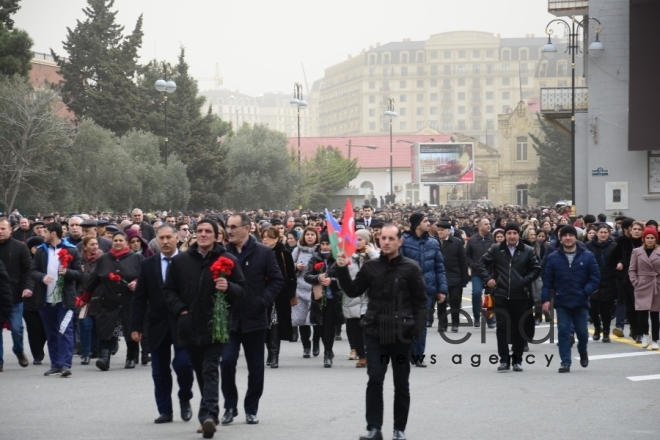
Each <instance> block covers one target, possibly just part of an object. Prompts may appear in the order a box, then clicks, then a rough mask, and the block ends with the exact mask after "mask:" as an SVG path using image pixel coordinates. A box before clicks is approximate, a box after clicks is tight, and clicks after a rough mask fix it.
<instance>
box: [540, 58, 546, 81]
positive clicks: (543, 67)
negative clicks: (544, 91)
mask: <svg viewBox="0 0 660 440" xmlns="http://www.w3.org/2000/svg"><path fill="white" fill-rule="evenodd" d="M547 69H548V62H547V61H543V62H542V63H541V66H540V67H539V76H541V77H542V76H545V72H546V70H547Z"/></svg>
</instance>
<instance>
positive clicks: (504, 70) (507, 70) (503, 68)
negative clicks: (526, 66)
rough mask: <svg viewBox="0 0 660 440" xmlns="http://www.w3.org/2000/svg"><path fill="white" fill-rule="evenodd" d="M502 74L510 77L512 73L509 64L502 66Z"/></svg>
mask: <svg viewBox="0 0 660 440" xmlns="http://www.w3.org/2000/svg"><path fill="white" fill-rule="evenodd" d="M502 73H503V74H504V75H508V74H509V73H511V66H509V65H508V64H502Z"/></svg>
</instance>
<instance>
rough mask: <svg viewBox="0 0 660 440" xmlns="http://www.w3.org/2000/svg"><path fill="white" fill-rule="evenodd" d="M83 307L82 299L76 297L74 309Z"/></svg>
mask: <svg viewBox="0 0 660 440" xmlns="http://www.w3.org/2000/svg"><path fill="white" fill-rule="evenodd" d="M84 305H85V303H83V300H82V298H81V297H79V296H77V297H76V307H82V306H84Z"/></svg>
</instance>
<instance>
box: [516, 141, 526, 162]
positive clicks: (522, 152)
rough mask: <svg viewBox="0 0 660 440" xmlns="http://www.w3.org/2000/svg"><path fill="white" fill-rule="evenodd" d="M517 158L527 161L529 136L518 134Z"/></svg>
mask: <svg viewBox="0 0 660 440" xmlns="http://www.w3.org/2000/svg"><path fill="white" fill-rule="evenodd" d="M516 160H517V161H526V160H527V137H526V136H518V137H517V138H516Z"/></svg>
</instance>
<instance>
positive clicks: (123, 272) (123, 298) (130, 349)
mask: <svg viewBox="0 0 660 440" xmlns="http://www.w3.org/2000/svg"><path fill="white" fill-rule="evenodd" d="M141 262H142V256H141V255H139V254H136V253H134V252H133V251H132V250H131V249H130V248H129V247H128V240H127V239H126V235H125V234H124V233H123V232H115V233H114V234H113V235H112V249H110V252H109V253H107V254H104V255H102V256H101V257H100V258H99V259H98V260H97V261H96V267H95V268H94V272H93V273H92V275H91V276H90V278H89V282H88V284H87V286H86V287H85V293H83V301H84V302H87V301H89V299H88V298H89V296H90V294H91V295H93V296H94V297H95V301H97V305H98V308H97V311H96V327H97V328H96V333H97V336H98V338H99V349H100V355H99V359H98V360H97V361H96V366H97V367H98V368H99V369H100V370H101V371H107V370H108V368H110V352H111V350H112V348H113V346H114V345H115V342H116V336H115V335H114V332H115V328H116V327H117V323H118V322H119V320H120V319H121V321H122V323H123V327H124V329H125V330H124V332H125V334H124V338H125V339H126V349H127V351H126V365H125V368H135V363H136V362H137V357H138V352H139V344H138V343H137V342H134V341H133V340H132V339H131V337H130V332H129V330H128V327H129V325H130V322H131V319H130V318H131V316H130V313H131V301H132V300H133V292H134V291H135V284H136V282H137V277H138V274H139V273H140V263H141ZM111 274H112V276H113V277H118V280H113V279H111V277H110V275H111ZM99 287H102V289H99Z"/></svg>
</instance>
